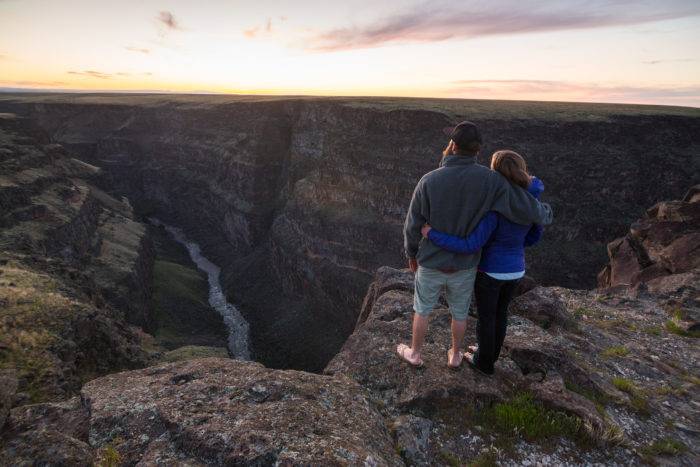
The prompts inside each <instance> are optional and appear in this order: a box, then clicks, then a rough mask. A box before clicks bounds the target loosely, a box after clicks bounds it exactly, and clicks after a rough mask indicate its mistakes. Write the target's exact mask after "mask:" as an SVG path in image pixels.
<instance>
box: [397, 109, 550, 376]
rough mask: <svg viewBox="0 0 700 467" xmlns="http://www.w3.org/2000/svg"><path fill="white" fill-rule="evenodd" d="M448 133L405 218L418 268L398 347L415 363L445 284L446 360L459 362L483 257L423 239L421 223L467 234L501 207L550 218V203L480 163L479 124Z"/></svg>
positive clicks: (408, 246) (526, 216) (525, 219)
mask: <svg viewBox="0 0 700 467" xmlns="http://www.w3.org/2000/svg"><path fill="white" fill-rule="evenodd" d="M449 134H450V142H449V145H448V146H447V148H446V149H445V151H444V153H443V154H444V158H443V160H442V162H441V163H440V167H439V168H438V169H436V170H433V171H432V172H429V173H427V174H425V175H424V176H423V178H421V179H420V181H419V182H418V185H416V188H415V190H414V192H413V198H412V199H411V205H410V207H409V209H408V214H407V215H406V222H405V224H404V248H405V250H406V256H407V257H408V266H409V268H410V269H411V271H413V272H414V273H415V274H416V278H415V293H414V297H413V310H414V314H413V337H412V341H411V346H410V347H409V346H407V345H406V344H399V345H398V346H397V348H396V351H397V352H398V354H399V356H400V357H401V358H402V359H404V360H406V361H407V362H409V363H410V364H412V365H415V366H421V365H422V364H423V360H422V358H421V349H422V347H423V342H424V340H425V333H426V331H427V329H428V317H429V315H430V312H431V311H432V310H433V308H435V305H437V302H438V299H439V296H440V291H441V289H442V288H443V287H445V289H446V298H447V302H448V305H449V307H450V313H451V314H452V347H451V348H450V350H449V351H448V353H447V364H448V365H449V366H450V367H454V368H456V367H459V365H460V364H461V362H462V357H463V355H462V352H461V350H460V346H461V343H462V339H463V338H464V332H465V329H466V323H467V312H468V311H469V303H470V302H471V296H472V290H473V289H474V279H475V277H476V266H477V264H478V263H479V254H478V253H477V254H473V255H462V254H456V253H450V252H448V251H445V250H443V249H441V248H439V247H437V246H436V245H434V244H433V243H432V242H430V240H428V239H423V241H422V242H421V238H422V236H421V227H422V226H423V225H424V224H426V223H428V224H430V225H431V226H432V227H434V228H435V229H437V230H439V231H441V232H448V233H450V234H452V235H458V236H461V237H464V236H466V235H467V234H468V233H469V232H470V231H471V230H472V229H474V227H475V226H476V225H477V224H478V223H479V221H480V220H481V218H482V217H483V216H484V215H485V214H486V213H487V212H488V211H497V212H499V213H501V214H503V215H504V216H505V217H506V218H508V219H509V220H511V221H513V222H515V223H518V224H525V225H529V224H540V225H548V224H551V223H552V210H551V208H550V207H549V205H547V204H545V203H540V202H539V201H537V200H536V199H535V198H534V197H532V195H530V194H529V193H528V192H527V191H526V190H523V189H522V188H520V187H516V186H514V185H512V184H511V183H509V182H508V181H507V180H506V179H505V178H504V177H503V176H502V175H500V174H499V173H497V172H494V171H492V170H489V169H488V168H487V167H484V166H482V165H479V164H477V163H476V156H477V154H478V153H479V150H480V149H481V142H482V141H481V135H480V133H479V130H478V128H477V127H476V125H474V124H473V123H471V122H466V121H465V122H462V123H460V124H459V125H457V126H455V127H454V128H452V129H450V130H449Z"/></svg>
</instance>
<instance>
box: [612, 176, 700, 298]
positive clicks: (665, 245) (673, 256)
mask: <svg viewBox="0 0 700 467" xmlns="http://www.w3.org/2000/svg"><path fill="white" fill-rule="evenodd" d="M698 190H700V187H699V186H698V185H696V186H694V187H692V188H691V189H690V190H689V191H688V193H687V194H686V196H685V197H684V198H683V200H681V201H662V202H660V203H657V204H655V205H654V206H653V207H651V208H649V209H648V210H647V212H646V216H645V217H644V218H642V219H639V220H637V221H636V222H634V223H633V224H632V225H631V226H630V233H629V234H628V235H627V236H625V237H623V238H618V239H617V240H614V241H613V242H611V243H610V244H609V245H608V257H609V262H608V264H607V265H606V266H605V268H604V269H603V271H601V273H600V274H599V275H598V286H599V287H600V288H603V289H612V288H620V287H622V288H629V289H635V288H637V287H638V286H639V285H640V284H648V283H651V282H652V281H658V280H659V278H662V277H664V276H669V275H675V274H682V273H687V272H689V271H692V270H694V269H697V268H700V196H698V195H697V193H698Z"/></svg>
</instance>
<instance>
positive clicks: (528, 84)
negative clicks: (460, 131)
mask: <svg viewBox="0 0 700 467" xmlns="http://www.w3.org/2000/svg"><path fill="white" fill-rule="evenodd" d="M452 85H453V87H452V88H451V89H450V90H449V92H448V94H450V95H452V96H460V97H479V98H490V99H499V98H503V99H521V100H575V101H588V102H637V103H666V104H673V103H678V104H682V105H694V106H697V105H700V84H697V85H688V86H627V85H604V84H597V83H584V82H568V81H547V80H531V79H520V80H519V79H491V80H489V79H486V80H458V81H454V82H453V83H452Z"/></svg>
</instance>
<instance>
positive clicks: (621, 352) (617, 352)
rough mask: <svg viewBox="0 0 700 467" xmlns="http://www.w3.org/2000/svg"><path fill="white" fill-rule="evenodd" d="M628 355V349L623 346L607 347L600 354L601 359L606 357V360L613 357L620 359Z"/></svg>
mask: <svg viewBox="0 0 700 467" xmlns="http://www.w3.org/2000/svg"><path fill="white" fill-rule="evenodd" d="M629 353H630V351H629V349H628V348H627V347H625V346H624V345H616V346H612V347H608V348H607V349H605V350H603V351H602V352H601V353H600V354H601V355H602V356H603V357H607V358H614V357H617V358H620V357H626V356H627V355H629Z"/></svg>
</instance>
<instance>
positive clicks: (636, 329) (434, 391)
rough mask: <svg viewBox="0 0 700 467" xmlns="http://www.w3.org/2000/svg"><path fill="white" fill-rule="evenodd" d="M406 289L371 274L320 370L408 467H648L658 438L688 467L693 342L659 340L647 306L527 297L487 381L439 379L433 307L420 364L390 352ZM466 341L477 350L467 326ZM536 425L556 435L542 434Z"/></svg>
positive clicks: (441, 344)
mask: <svg viewBox="0 0 700 467" xmlns="http://www.w3.org/2000/svg"><path fill="white" fill-rule="evenodd" d="M412 281H413V277H412V274H410V273H409V272H407V271H396V270H392V269H390V268H381V269H380V270H379V271H378V272H377V276H376V277H375V281H374V282H373V284H372V286H371V287H370V293H369V294H368V295H367V299H366V301H365V304H366V305H367V306H370V307H371V311H369V312H367V311H366V310H365V311H364V312H363V313H364V314H365V315H366V319H365V320H364V321H363V322H360V323H358V326H357V328H356V330H355V332H354V333H353V334H352V335H351V336H350V338H349V339H348V341H347V342H346V343H345V345H344V346H343V348H342V349H341V351H340V353H339V354H338V355H337V356H336V357H335V358H334V359H333V360H332V361H331V362H330V363H329V365H328V366H327V368H326V370H325V373H326V374H329V375H348V376H350V377H351V378H353V379H354V380H355V381H357V382H358V383H359V384H361V385H362V386H364V387H366V388H367V389H368V391H369V393H370V397H371V399H372V401H373V402H374V403H375V404H376V405H377V406H378V407H380V408H381V411H382V414H383V415H384V416H385V417H386V418H387V420H390V421H392V424H393V426H395V430H394V433H395V439H396V442H397V449H399V452H400V453H401V454H402V456H403V458H404V460H405V461H406V462H407V463H411V464H418V465H436V464H452V465H454V464H456V463H468V462H470V461H474V460H476V459H484V458H489V459H492V460H498V461H500V462H502V463H505V464H506V465H510V464H511V463H513V464H519V463H521V462H525V461H529V460H532V459H537V460H538V462H542V459H545V458H548V459H549V461H548V462H547V463H553V464H559V463H572V464H579V463H587V462H601V463H605V464H610V463H615V462H619V463H628V462H630V461H631V456H634V454H633V452H635V453H636V454H637V455H638V456H639V459H641V460H643V461H645V462H651V461H652V458H653V457H654V456H655V455H659V453H655V454H653V455H652V454H650V453H651V452H652V451H653V449H651V447H650V446H655V445H658V444H659V443H664V442H666V441H667V440H668V439H672V440H674V442H675V443H679V444H678V445H679V446H684V448H683V449H680V448H679V450H678V452H676V453H675V455H676V457H675V458H674V462H676V463H680V464H683V465H691V464H692V463H693V462H695V460H696V459H697V456H698V451H697V449H696V448H695V447H694V443H696V441H697V436H698V433H700V431H698V429H700V427H698V426H697V416H698V414H699V412H698V408H697V404H696V403H697V400H698V397H699V396H700V393H699V392H698V386H697V380H696V379H697V376H696V375H697V374H698V370H699V368H698V366H697V362H698V356H700V355H699V353H698V349H697V346H696V345H695V342H694V341H693V338H691V337H684V336H679V335H677V334H675V333H673V332H671V331H669V330H667V329H665V328H664V324H665V323H666V321H667V320H668V318H669V317H668V314H667V312H666V310H665V309H664V307H663V303H662V302H659V301H658V300H657V299H656V297H652V296H645V297H638V298H629V297H628V296H627V295H626V294H623V295H617V294H612V293H611V294H607V295H601V294H598V293H597V292H584V291H573V290H567V289H563V288H556V287H554V288H551V287H550V288H542V287H540V288H536V289H534V290H532V291H530V292H528V293H526V294H525V295H523V296H521V297H519V298H518V299H516V300H515V301H514V302H513V306H512V312H513V314H512V315H511V317H510V326H509V330H508V336H507V338H506V341H505V345H504V352H503V353H502V357H501V359H500V360H499V362H497V365H496V374H495V375H494V376H493V377H488V376H484V375H482V374H480V373H478V372H476V371H474V370H473V369H471V368H470V367H469V366H468V365H466V364H463V365H462V368H460V369H459V370H450V369H448V368H447V366H446V360H447V355H446V351H447V348H448V347H449V345H450V326H449V322H450V316H449V313H448V312H447V310H445V309H442V308H441V309H437V310H436V311H435V312H434V314H433V316H432V320H431V324H430V329H429V331H428V338H427V341H426V344H425V347H424V351H423V359H424V361H425V366H424V367H423V368H419V369H416V368H412V367H410V366H408V365H407V364H405V363H404V362H402V361H401V360H400V359H399V358H398V357H397V356H396V354H395V348H396V344H397V343H399V342H409V339H410V333H411V315H412V293H411V286H412ZM538 310H539V311H538ZM562 323H565V325H564V324H562ZM662 342H664V343H663V344H662ZM467 343H470V344H471V343H475V322H474V321H473V320H471V319H470V321H469V325H468V330H467ZM528 407H529V409H528ZM528 410H532V411H533V413H536V414H537V416H536V417H533V420H530V421H526V419H527V416H526V415H524V414H525V413H527V411H528ZM515 420H520V422H516V421H515ZM554 420H560V421H561V420H570V421H573V426H574V427H576V428H575V429H567V428H565V426H566V423H563V422H561V423H560V422H556V421H554ZM548 423H551V424H552V425H555V424H558V426H559V428H558V431H557V430H555V431H556V433H549V434H545V432H546V431H547V430H546V429H545V428H544V426H546V425H547V424H548ZM427 427H430V428H427ZM512 430H515V431H516V432H519V433H520V435H519V436H514V435H513V431H512ZM538 430H540V431H538ZM528 431H531V433H535V432H538V433H539V435H534V434H530V435H528V434H527V432H528ZM426 432H427V433H429V434H427V435H426ZM492 445H495V446H496V447H498V449H495V450H493V449H491V448H490V446H492ZM592 446H595V448H592ZM688 449H689V451H687V450H688ZM545 456H549V457H545Z"/></svg>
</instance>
